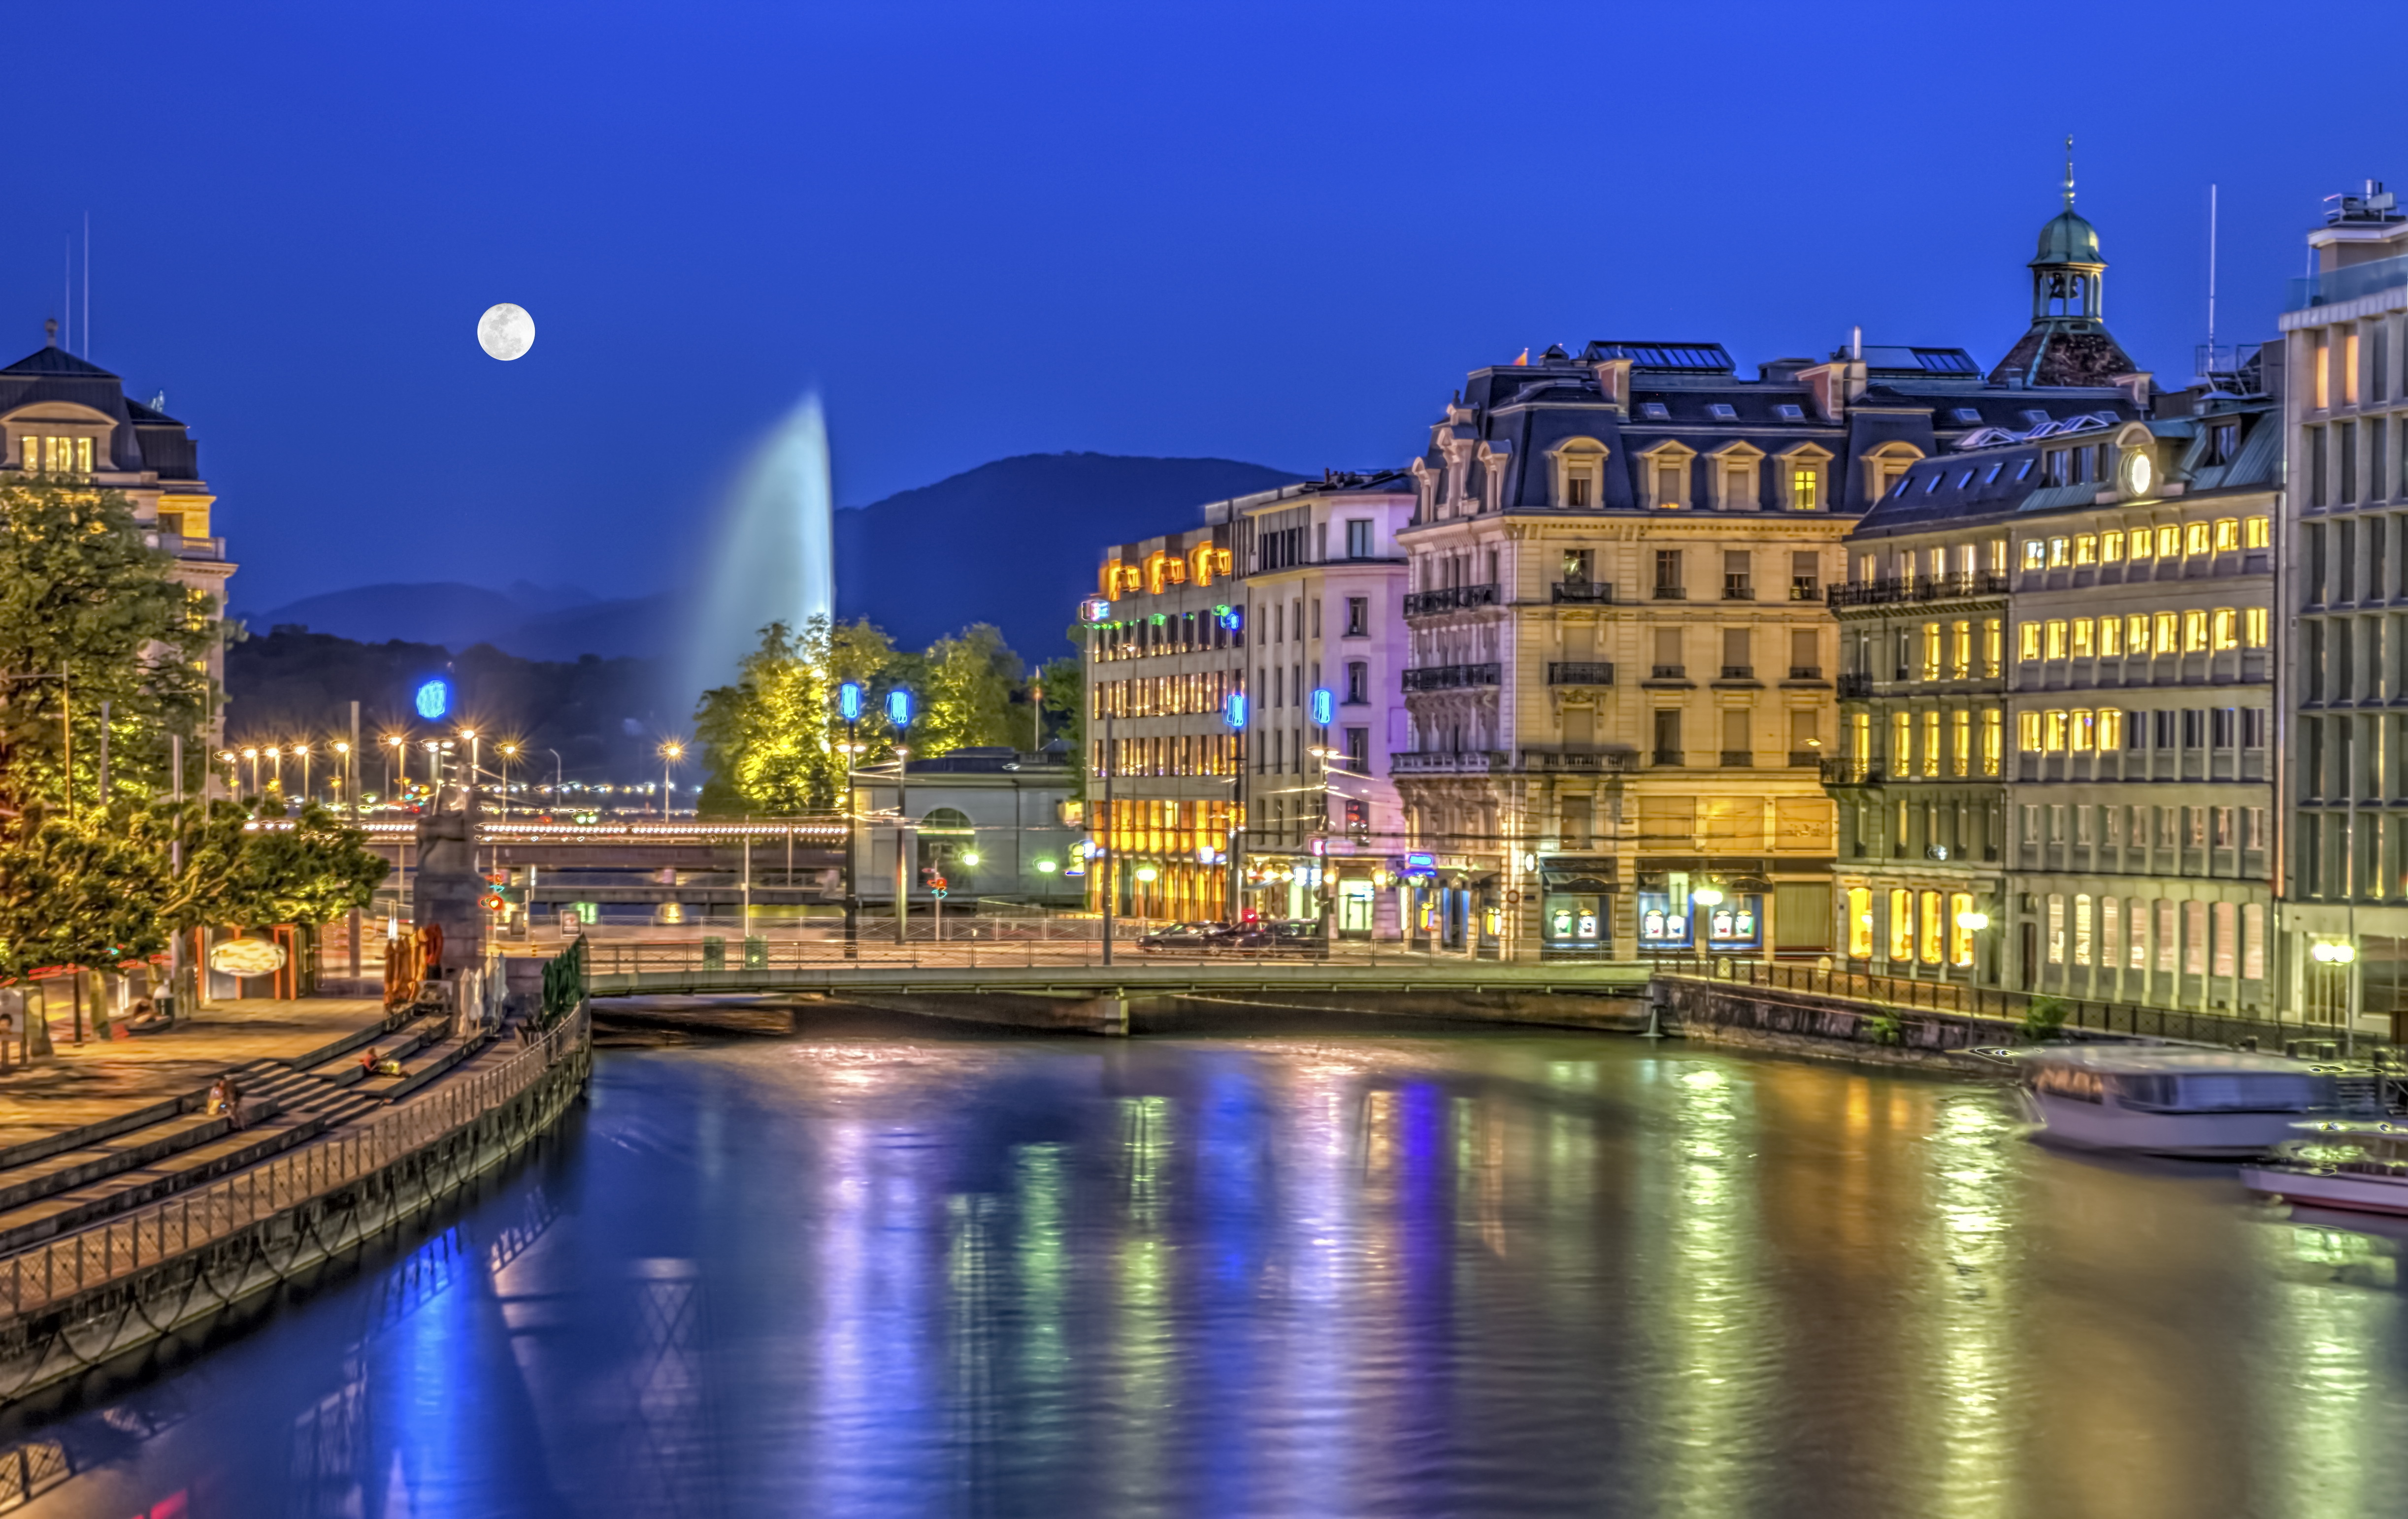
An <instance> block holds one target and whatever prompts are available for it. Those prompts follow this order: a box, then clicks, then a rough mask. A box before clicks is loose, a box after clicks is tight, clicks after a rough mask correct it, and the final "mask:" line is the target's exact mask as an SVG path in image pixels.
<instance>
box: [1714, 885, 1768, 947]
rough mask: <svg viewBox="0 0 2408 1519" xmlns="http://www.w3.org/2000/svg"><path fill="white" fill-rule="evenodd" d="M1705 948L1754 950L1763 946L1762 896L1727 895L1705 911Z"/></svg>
mask: <svg viewBox="0 0 2408 1519" xmlns="http://www.w3.org/2000/svg"><path fill="white" fill-rule="evenodd" d="M1702 916H1703V917H1704V918H1705V927H1706V947H1707V948H1708V949H1712V950H1756V949H1762V948H1763V947H1764V898H1763V897H1761V896H1727V897H1725V898H1724V899H1723V900H1721V901H1720V902H1717V903H1715V904H1714V905H1713V907H1712V908H1711V909H1709V910H1706V911H1705V912H1704V913H1703V914H1702Z"/></svg>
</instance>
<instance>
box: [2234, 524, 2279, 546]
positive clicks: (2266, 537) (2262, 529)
mask: <svg viewBox="0 0 2408 1519" xmlns="http://www.w3.org/2000/svg"><path fill="white" fill-rule="evenodd" d="M2273 541H2274V528H2273V523H2272V522H2270V521H2269V520H2268V519H2266V518H2264V517H2251V518H2248V519H2246V520H2244V521H2243V523H2242V524H2241V543H2242V546H2243V548H2248V549H2263V548H2267V547H2269V546H2270V545H2272V543H2273Z"/></svg>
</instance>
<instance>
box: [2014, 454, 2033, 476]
mask: <svg viewBox="0 0 2408 1519" xmlns="http://www.w3.org/2000/svg"><path fill="white" fill-rule="evenodd" d="M2031 466H2032V462H2031V461H2030V460H2029V459H2026V460H2025V461H2024V462H2023V463H2022V464H2020V465H2018V466H2015V479H2017V480H2029V479H2031Z"/></svg>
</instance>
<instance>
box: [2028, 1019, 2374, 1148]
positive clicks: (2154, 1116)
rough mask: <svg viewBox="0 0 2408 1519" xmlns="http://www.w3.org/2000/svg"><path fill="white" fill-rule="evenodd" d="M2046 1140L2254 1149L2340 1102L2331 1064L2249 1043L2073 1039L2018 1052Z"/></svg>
mask: <svg viewBox="0 0 2408 1519" xmlns="http://www.w3.org/2000/svg"><path fill="white" fill-rule="evenodd" d="M2014 1054H2015V1058H2016V1060H2017V1061H2018V1063H2020V1064H2021V1065H2022V1067H2023V1086H2022V1096H2023V1102H2024V1111H2026V1112H2027V1113H2028V1114H2029V1115H2030V1117H2031V1119H2032V1121H2033V1122H2035V1123H2037V1124H2039V1125H2041V1128H2042V1131H2043V1133H2044V1134H2045V1135H2046V1137H2047V1138H2049V1139H2055V1140H2057V1141H2059V1142H2061V1143H2065V1144H2071V1145H2079V1146H2082V1147H2084V1148H2085V1149H2092V1150H2131V1151H2139V1152H2141V1153H2143V1154H2155V1155H2256V1154H2264V1153H2265V1152H2267V1151H2269V1150H2272V1149H2273V1148H2274V1147H2275V1146H2276V1145H2278V1144H2280V1143H2282V1142H2284V1141H2285V1140H2286V1139H2291V1138H2293V1137H2294V1135H2293V1125H2297V1124H2299V1123H2300V1121H2301V1120H2303V1119H2306V1118H2309V1117H2311V1116H2312V1115H2315V1114H2317V1113H2329V1112H2330V1111H2332V1110H2333V1108H2334V1100H2335V1099H2334V1091H2333V1080H2332V1074H2331V1070H2330V1068H2326V1067H2318V1066H2312V1065H2309V1064H2308V1063H2306V1062H2305V1061H2300V1060H2287V1059H2285V1058H2283V1057H2282V1056H2280V1055H2269V1054H2252V1053H2244V1052H2242V1051H2223V1050H2180V1049H2169V1048H2166V1047H2165V1046H2162V1045H2132V1044H2075V1045H2065V1046H2057V1047H2047V1048H2042V1049H2035V1050H2018V1051H2016V1052H2014Z"/></svg>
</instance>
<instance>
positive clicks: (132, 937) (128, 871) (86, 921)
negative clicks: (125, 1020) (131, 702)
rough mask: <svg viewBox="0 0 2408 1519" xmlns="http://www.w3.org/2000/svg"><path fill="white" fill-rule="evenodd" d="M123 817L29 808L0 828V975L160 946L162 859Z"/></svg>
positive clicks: (18, 975) (103, 962)
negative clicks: (69, 815) (102, 816)
mask: <svg viewBox="0 0 2408 1519" xmlns="http://www.w3.org/2000/svg"><path fill="white" fill-rule="evenodd" d="M129 817H130V813H129V812H128V810H123V809H121V810H119V812H118V813H117V815H115V816H114V817H109V818H101V817H94V816H93V815H91V814H86V815H84V816H82V817H78V818H69V817H67V816H65V814H53V813H50V812H49V811H47V810H45V809H44V808H42V807H41V806H40V805H39V804H38V803H37V804H36V805H34V806H32V807H29V808H27V809H26V810H24V811H23V812H22V813H21V814H19V815H17V816H15V817H11V818H9V819H7V822H6V824H5V825H0V975H6V976H8V977H10V978H12V979H22V977H23V976H24V975H25V974H26V973H27V972H29V971H32V970H34V969H36V968H37V967H43V966H83V967H90V968H96V969H106V968H108V967H113V966H115V965H116V964H117V963H118V962H119V961H120V960H126V959H138V958H141V957H144V956H147V955H151V954H155V953H158V952H159V951H161V950H163V949H165V948H166V944H167V939H166V932H165V929H166V924H165V921H164V920H163V918H162V917H161V915H160V913H159V906H160V903H161V901H162V899H163V897H164V896H165V893H166V888H167V859H166V854H165V851H163V850H160V849H158V848H156V847H154V840H153V839H151V838H146V837H144V835H143V832H142V831H141V830H140V829H138V828H136V827H132V826H129V825H128V821H129ZM379 864H380V865H381V864H382V862H381V861H380V862H379Z"/></svg>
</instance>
